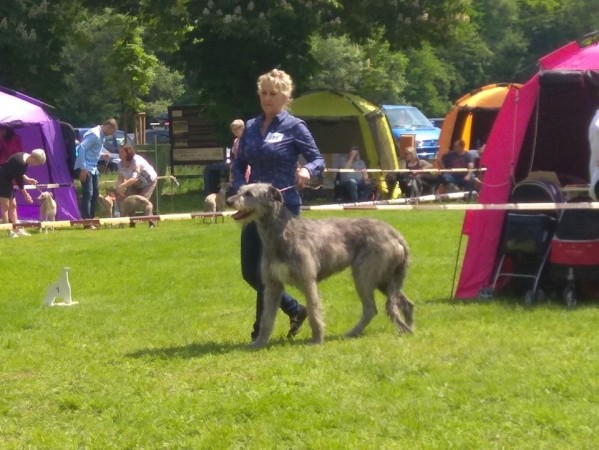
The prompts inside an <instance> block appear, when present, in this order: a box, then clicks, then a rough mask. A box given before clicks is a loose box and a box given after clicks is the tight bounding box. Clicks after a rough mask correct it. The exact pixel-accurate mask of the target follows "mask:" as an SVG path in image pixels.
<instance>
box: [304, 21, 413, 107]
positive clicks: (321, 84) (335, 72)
mask: <svg viewBox="0 0 599 450" xmlns="http://www.w3.org/2000/svg"><path fill="white" fill-rule="evenodd" d="M382 36H383V33H382V30H379V32H378V34H377V35H376V36H375V37H374V38H370V39H366V41H365V43H364V44H363V45H360V44H358V43H355V42H352V41H351V40H350V37H349V36H348V35H342V36H328V37H321V36H319V35H314V36H312V37H311V39H310V47H311V50H310V54H311V56H312V58H313V59H314V60H315V61H317V66H316V68H315V70H314V74H312V75H311V76H310V78H309V79H308V82H307V86H308V87H309V88H310V89H323V88H329V89H336V90H339V91H348V92H354V93H357V94H359V95H361V96H363V97H365V98H367V99H368V100H370V101H372V102H374V103H377V104H382V103H400V102H402V99H403V97H402V93H403V89H404V88H405V85H406V79H405V71H406V66H407V58H406V57H405V55H403V54H402V53H399V52H393V51H391V50H390V49H389V43H388V42H387V41H385V40H384V39H383V37H382Z"/></svg>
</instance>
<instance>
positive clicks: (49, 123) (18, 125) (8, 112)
mask: <svg viewBox="0 0 599 450" xmlns="http://www.w3.org/2000/svg"><path fill="white" fill-rule="evenodd" d="M44 106H46V105H45V104H44V103H42V102H40V101H38V100H36V99H33V98H30V97H28V96H26V95H24V94H21V93H19V92H14V91H8V90H3V89H0V123H3V124H7V125H11V126H12V127H13V128H14V130H15V132H16V134H17V135H18V136H19V137H20V138H21V142H22V143H23V150H24V151H25V152H28V151H31V150H33V149H36V148H42V149H44V150H45V151H46V156H47V162H46V164H44V165H42V166H36V167H30V168H29V169H28V170H27V175H28V176H30V177H32V178H35V179H36V180H38V182H39V183H44V184H48V183H51V184H54V183H57V184H60V185H61V187H58V188H52V189H51V190H52V192H53V193H54V198H55V199H56V204H57V206H58V211H57V215H56V219H57V220H77V219H80V218H81V216H80V214H79V208H78V206H77V193H76V191H75V188H74V186H73V185H72V179H71V175H70V172H69V168H68V164H67V151H66V149H65V142H64V138H63V135H62V132H61V127H60V122H59V121H58V120H56V119H53V118H52V117H51V116H50V115H48V113H47V112H46V111H45V109H44ZM42 190H45V189H43V188H42ZM37 193H38V191H36V190H34V191H30V194H31V197H32V198H34V203H33V204H31V205H30V204H27V203H26V202H25V201H24V200H23V198H22V197H21V194H20V193H19V192H17V193H16V198H17V207H18V214H19V219H21V220H38V219H39V203H38V201H37V200H36V197H37V195H36V194H37Z"/></svg>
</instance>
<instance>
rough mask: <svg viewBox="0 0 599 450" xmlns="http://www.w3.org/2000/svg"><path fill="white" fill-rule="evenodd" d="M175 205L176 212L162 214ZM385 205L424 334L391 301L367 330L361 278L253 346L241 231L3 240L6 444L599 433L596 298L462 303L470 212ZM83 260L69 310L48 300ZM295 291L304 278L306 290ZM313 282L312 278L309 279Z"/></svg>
mask: <svg viewBox="0 0 599 450" xmlns="http://www.w3.org/2000/svg"><path fill="white" fill-rule="evenodd" d="M165 212H169V211H165ZM358 214H360V215H369V216H373V217H378V218H380V219H382V220H385V221H387V222H389V223H391V224H393V225H394V226H396V227H397V228H398V229H400V230H401V231H402V232H403V234H404V235H405V236H406V238H407V240H408V242H409V243H410V245H411V249H412V254H413V264H412V267H411V269H410V272H409V274H408V279H407V284H406V292H407V294H408V295H409V296H410V297H411V299H412V300H414V302H415V303H416V305H417V306H416V312H415V322H416V331H415V333H414V334H413V335H412V336H400V335H398V333H397V332H396V330H395V327H394V326H393V325H392V324H391V323H390V321H389V320H388V319H387V317H385V315H384V314H383V313H382V312H383V311H384V308H383V307H382V300H383V299H382V297H381V298H379V302H378V304H379V307H380V308H379V309H380V311H381V314H379V316H377V317H376V318H375V319H374V320H373V322H372V323H371V325H370V326H369V327H368V328H367V329H366V331H365V333H364V335H363V336H362V337H360V338H358V339H353V340H348V339H345V338H343V334H344V332H345V331H347V330H348V329H349V328H350V327H351V326H352V325H353V324H354V323H355V322H356V321H357V318H358V316H359V310H360V308H359V302H358V300H357V298H356V295H355V293H354V291H353V286H352V282H351V279H350V277H349V274H347V273H343V274H340V275H337V276H335V277H333V278H331V279H329V280H327V281H325V282H323V283H322V284H321V293H322V297H323V300H324V304H325V318H326V321H327V329H326V338H325V344H324V345H322V346H311V345H309V344H308V341H309V337H310V333H309V328H308V327H306V328H305V329H302V331H301V332H300V334H299V335H298V337H297V338H296V339H295V340H294V341H288V340H287V339H285V337H284V336H285V334H286V331H287V328H288V323H287V320H286V317H285V316H284V315H283V314H280V315H279V318H278V321H277V326H276V329H275V333H274V339H273V341H272V344H271V345H270V346H269V347H268V348H266V349H264V350H260V351H254V350H250V349H249V348H248V347H247V344H248V343H249V333H250V329H251V324H252V317H253V314H254V296H253V294H252V292H251V291H250V289H249V288H248V287H247V286H246V285H245V283H244V282H243V280H242V279H241V275H240V273H239V255H238V253H239V227H238V226H237V225H236V224H234V223H232V220H231V219H227V220H226V221H225V223H224V224H217V225H208V224H202V223H201V221H199V220H196V221H181V222H164V223H161V224H160V225H159V226H158V227H157V228H155V229H149V228H147V227H145V226H140V225H138V226H137V228H135V229H132V228H123V229H119V228H112V229H111V228H104V229H100V230H95V231H92V230H82V229H70V230H57V231H55V232H51V233H48V234H47V235H44V234H35V235H34V236H32V237H30V238H19V239H8V238H5V237H4V236H3V237H1V238H0V274H1V280H2V281H1V283H2V288H1V289H0V448H2V449H22V448H32V449H75V448H91V449H107V448H119V449H120V448H145V449H155V448H168V449H173V448H186V449H197V448H207V449H216V448H252V449H254V448H255V449H262V448H264V449H271V448H276V449H288V448H293V449H303V448H307V449H329V448H333V449H350V448H351V449H354V448H355V449H379V448H380V449H382V448H401V449H407V448H476V449H478V448H535V449H537V448H542V449H547V448H556V449H557V448H559V449H563V448H572V449H582V448H597V447H598V446H599V438H598V437H597V431H598V424H599V382H598V377H597V374H598V373H599V351H598V350H599V349H598V345H597V341H598V338H599V331H598V327H597V323H598V322H599V310H598V309H597V308H596V305H595V304H593V303H592V302H587V303H585V304H582V305H581V306H579V307H578V308H576V309H574V310H566V309H564V307H563V306H561V305H560V304H559V303H557V302H554V303H552V302H548V303H544V304H541V305H538V306H536V307H534V308H525V307H523V306H522V301H520V300H518V301H516V300H509V299H496V300H493V301H488V302H474V301H473V302H456V301H453V300H449V297H450V292H451V289H452V276H453V270H454V264H455V261H456V254H457V249H458V240H459V233H460V226H461V220H462V214H461V213H456V212H440V213H435V212H423V211H415V212H408V213H397V212H346V213H344V214H342V213H315V212H307V213H304V216H305V217H309V218H310V217H312V218H314V217H324V216H340V215H346V216H348V215H354V216H355V215H358ZM63 266H69V267H71V274H70V275H71V277H70V279H71V285H72V289H73V298H74V300H76V301H78V302H79V304H78V305H75V306H73V307H71V308H59V307H54V308H48V307H44V306H43V298H44V293H45V289H46V286H47V285H48V284H49V283H51V282H53V281H55V279H56V278H57V277H58V274H59V272H60V270H61V268H62V267H63ZM293 292H295V291H293ZM296 293H297V292H296Z"/></svg>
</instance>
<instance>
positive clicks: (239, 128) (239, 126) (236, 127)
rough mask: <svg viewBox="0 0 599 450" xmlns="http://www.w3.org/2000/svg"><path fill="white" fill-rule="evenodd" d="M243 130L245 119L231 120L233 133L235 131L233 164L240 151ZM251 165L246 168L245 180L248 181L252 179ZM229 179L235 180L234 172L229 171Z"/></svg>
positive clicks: (232, 147) (232, 151)
mask: <svg viewBox="0 0 599 450" xmlns="http://www.w3.org/2000/svg"><path fill="white" fill-rule="evenodd" d="M243 130H245V123H244V122H243V120H241V119H235V120H234V121H233V122H231V133H233V136H234V138H233V145H232V146H231V164H233V161H235V158H236V157H237V153H238V152H239V138H241V135H242V134H243ZM250 170H251V168H250V166H249V165H248V166H247V169H246V171H245V172H246V173H245V181H246V183H247V181H248V180H249V179H250ZM229 181H230V182H232V181H233V172H230V173H229Z"/></svg>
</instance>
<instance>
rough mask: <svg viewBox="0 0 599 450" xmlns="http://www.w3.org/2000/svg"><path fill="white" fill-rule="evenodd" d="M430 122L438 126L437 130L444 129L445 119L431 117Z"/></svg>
mask: <svg viewBox="0 0 599 450" xmlns="http://www.w3.org/2000/svg"><path fill="white" fill-rule="evenodd" d="M428 120H430V121H431V123H432V124H433V125H434V126H436V127H437V128H443V122H444V121H445V117H431V118H429V119H428Z"/></svg>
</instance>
